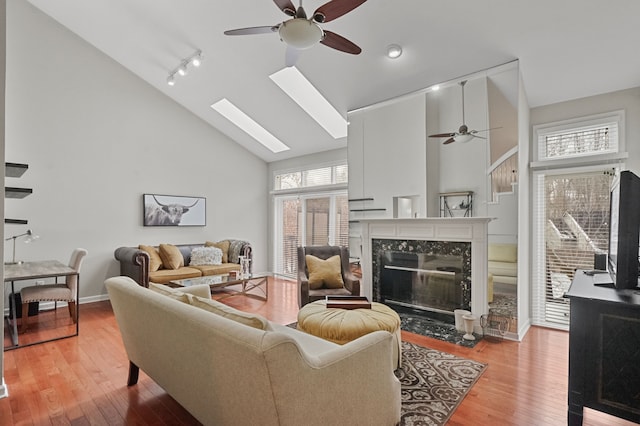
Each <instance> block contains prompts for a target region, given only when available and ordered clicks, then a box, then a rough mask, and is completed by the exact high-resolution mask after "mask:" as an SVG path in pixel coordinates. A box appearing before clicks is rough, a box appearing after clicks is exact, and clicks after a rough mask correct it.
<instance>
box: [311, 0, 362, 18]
mask: <svg viewBox="0 0 640 426" xmlns="http://www.w3.org/2000/svg"><path fill="white" fill-rule="evenodd" d="M365 1H367V0H331V1H330V2H328V3H325V4H323V5H322V6H320V7H319V8H318V9H317V10H316V11H315V12H313V20H314V21H316V22H320V23H322V22H331V21H333V20H334V19H337V18H339V17H341V16H342V15H344V14H346V13H349V12H351V11H352V10H353V9H355V8H356V7H358V6H360V5H361V4H362V3H364V2H365Z"/></svg>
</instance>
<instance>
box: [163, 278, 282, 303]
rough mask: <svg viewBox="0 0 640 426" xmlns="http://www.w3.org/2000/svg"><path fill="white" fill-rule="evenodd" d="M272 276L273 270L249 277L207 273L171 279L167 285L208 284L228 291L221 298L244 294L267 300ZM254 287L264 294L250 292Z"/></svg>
mask: <svg viewBox="0 0 640 426" xmlns="http://www.w3.org/2000/svg"><path fill="white" fill-rule="evenodd" d="M271 276H273V274H272V273H271V272H259V273H256V274H251V276H249V277H247V278H240V277H230V276H229V274H223V275H207V276H204V277H198V278H188V279H184V280H175V281H170V282H169V283H168V284H167V285H169V286H170V287H190V286H193V285H200V284H207V285H208V286H209V287H210V288H211V291H217V290H221V291H224V292H226V293H228V294H226V295H225V296H222V297H221V298H220V299H224V298H227V297H231V296H238V295H243V296H247V297H253V298H256V299H260V300H267V299H268V297H269V285H268V280H269V277H271ZM231 286H240V289H235V288H230V287H231ZM254 289H258V290H260V291H261V292H262V294H256V293H249V291H251V290H254ZM218 300H219V299H218Z"/></svg>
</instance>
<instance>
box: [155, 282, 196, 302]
mask: <svg viewBox="0 0 640 426" xmlns="http://www.w3.org/2000/svg"><path fill="white" fill-rule="evenodd" d="M149 289H150V290H151V291H154V292H156V293H160V294H162V295H164V296H167V297H170V298H172V299H176V300H178V301H180V302H182V303H189V297H188V296H187V295H186V294H185V293H183V292H181V291H180V290H176V289H174V288H171V287H168V286H166V285H164V284H155V283H149Z"/></svg>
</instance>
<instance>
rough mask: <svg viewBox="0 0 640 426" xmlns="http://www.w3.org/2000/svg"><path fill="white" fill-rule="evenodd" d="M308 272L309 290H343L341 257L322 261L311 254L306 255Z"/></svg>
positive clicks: (336, 256)
mask: <svg viewBox="0 0 640 426" xmlns="http://www.w3.org/2000/svg"><path fill="white" fill-rule="evenodd" d="M306 260H307V270H308V271H309V288H310V289H312V290H317V289H320V288H322V287H324V288H342V287H344V281H342V271H341V268H340V256H339V255H337V254H336V255H335V256H331V257H330V258H328V259H327V260H324V259H320V258H318V257H315V256H313V255H311V254H308V255H306Z"/></svg>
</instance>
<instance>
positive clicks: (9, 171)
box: [4, 163, 33, 225]
mask: <svg viewBox="0 0 640 426" xmlns="http://www.w3.org/2000/svg"><path fill="white" fill-rule="evenodd" d="M28 168H29V166H28V165H27V164H22V163H4V175H5V177H11V178H19V177H22V175H23V174H24V172H26V171H27V169H28ZM32 193H33V189H31V188H16V187H13V186H5V187H4V198H15V199H20V198H24V197H26V196H28V195H31V194H32ZM4 223H6V224H11V225H26V224H27V223H28V221H27V220H26V219H6V218H5V220H4Z"/></svg>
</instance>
